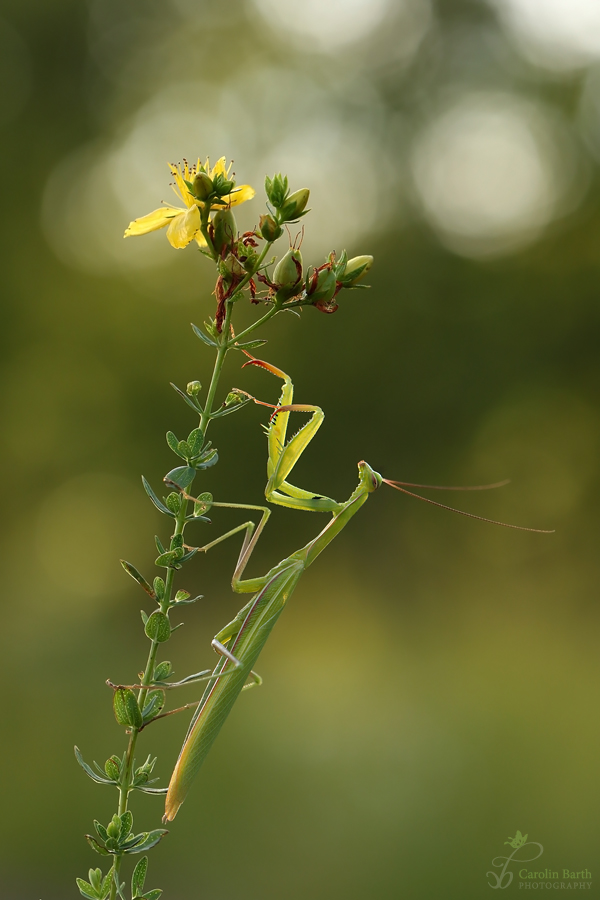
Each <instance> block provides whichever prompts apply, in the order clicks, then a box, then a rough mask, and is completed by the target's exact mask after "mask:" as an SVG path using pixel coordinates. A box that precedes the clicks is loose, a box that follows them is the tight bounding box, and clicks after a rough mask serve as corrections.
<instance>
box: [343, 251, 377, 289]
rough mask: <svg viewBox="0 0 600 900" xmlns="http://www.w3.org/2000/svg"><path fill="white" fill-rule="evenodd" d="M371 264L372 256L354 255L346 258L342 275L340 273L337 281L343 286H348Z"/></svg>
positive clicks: (366, 270) (361, 275)
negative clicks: (346, 261) (348, 258)
mask: <svg viewBox="0 0 600 900" xmlns="http://www.w3.org/2000/svg"><path fill="white" fill-rule="evenodd" d="M372 265H373V257H372V256H354V257H353V258H352V259H350V260H348V263H347V265H346V268H345V270H344V273H343V275H340V278H339V281H340V283H341V284H342V285H343V286H344V287H350V286H351V285H353V284H356V282H357V281H360V279H361V278H362V277H363V275H366V274H367V272H368V271H369V269H370V268H371V266H372Z"/></svg>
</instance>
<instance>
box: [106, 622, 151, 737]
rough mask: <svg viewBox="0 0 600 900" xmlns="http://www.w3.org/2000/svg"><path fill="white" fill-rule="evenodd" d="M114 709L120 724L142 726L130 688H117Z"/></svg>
mask: <svg viewBox="0 0 600 900" xmlns="http://www.w3.org/2000/svg"><path fill="white" fill-rule="evenodd" d="M150 618H152V616H150ZM113 709H114V713H115V719H116V720H117V722H118V723H119V725H126V726H132V727H133V728H141V727H142V724H143V722H142V713H141V710H140V707H139V704H138V702H137V698H136V696H135V694H134V693H133V691H132V690H130V689H129V688H122V687H121V688H117V690H116V691H115V693H114V696H113Z"/></svg>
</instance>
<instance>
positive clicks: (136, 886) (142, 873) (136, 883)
mask: <svg viewBox="0 0 600 900" xmlns="http://www.w3.org/2000/svg"><path fill="white" fill-rule="evenodd" d="M147 871H148V857H147V856H142V858H141V859H140V860H139V862H138V863H137V865H136V867H135V869H134V870H133V875H132V876H131V896H132V897H133V898H134V900H135V897H137V896H138V894H141V893H142V891H143V890H144V882H145V880H146V872H147Z"/></svg>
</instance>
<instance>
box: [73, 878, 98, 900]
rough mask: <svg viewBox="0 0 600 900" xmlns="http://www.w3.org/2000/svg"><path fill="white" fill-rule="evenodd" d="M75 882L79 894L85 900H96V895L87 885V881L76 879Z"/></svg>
mask: <svg viewBox="0 0 600 900" xmlns="http://www.w3.org/2000/svg"><path fill="white" fill-rule="evenodd" d="M75 881H76V882H77V887H78V888H79V893H80V894H81V895H82V896H83V897H86V898H87V900H98V894H97V893H96V891H95V890H94V888H93V887H92V885H91V884H88V883H87V881H84V880H83V878H76V879H75Z"/></svg>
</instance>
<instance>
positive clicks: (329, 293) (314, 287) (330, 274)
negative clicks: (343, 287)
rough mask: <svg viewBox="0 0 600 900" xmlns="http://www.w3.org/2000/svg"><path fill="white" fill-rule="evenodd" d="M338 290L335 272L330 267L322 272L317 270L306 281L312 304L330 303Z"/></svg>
mask: <svg viewBox="0 0 600 900" xmlns="http://www.w3.org/2000/svg"><path fill="white" fill-rule="evenodd" d="M336 288H337V281H336V279H335V272H334V271H333V269H331V268H329V267H327V268H325V269H321V271H318V270H317V269H315V270H314V271H313V272H312V273H311V274H309V276H308V278H307V279H306V293H307V296H308V297H309V298H310V300H311V302H312V303H318V302H321V303H328V302H329V301H330V300H331V299H332V297H333V295H334V294H335V291H336Z"/></svg>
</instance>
